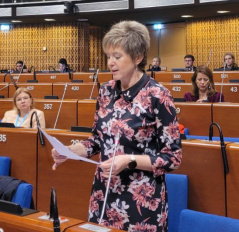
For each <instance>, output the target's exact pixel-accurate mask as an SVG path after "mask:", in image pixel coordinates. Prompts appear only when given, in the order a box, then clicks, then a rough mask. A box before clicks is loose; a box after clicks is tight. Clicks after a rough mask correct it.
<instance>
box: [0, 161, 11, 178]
mask: <svg viewBox="0 0 239 232" xmlns="http://www.w3.org/2000/svg"><path fill="white" fill-rule="evenodd" d="M10 165H11V159H10V158H9V157H4V156H0V175H1V176H9V173H10Z"/></svg>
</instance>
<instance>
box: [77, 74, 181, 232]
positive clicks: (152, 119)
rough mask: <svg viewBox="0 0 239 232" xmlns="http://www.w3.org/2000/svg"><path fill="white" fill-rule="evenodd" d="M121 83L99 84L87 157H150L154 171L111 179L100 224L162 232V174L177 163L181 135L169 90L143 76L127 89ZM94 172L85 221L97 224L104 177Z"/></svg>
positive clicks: (165, 212)
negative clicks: (118, 135)
mask: <svg viewBox="0 0 239 232" xmlns="http://www.w3.org/2000/svg"><path fill="white" fill-rule="evenodd" d="M120 89H121V88H120V81H114V80H112V81H110V82H107V83H105V84H103V85H102V87H101V88H100V93H99V97H98V99H97V107H96V113H95V122H94V125H93V135H92V137H90V138H89V139H87V140H86V141H84V142H82V143H83V144H84V145H85V147H86V149H87V154H88V157H91V156H92V155H94V154H96V153H99V152H100V161H105V160H107V159H108V158H110V157H112V155H113V152H114V150H113V149H114V139H115V136H116V135H117V134H118V133H119V134H120V141H119V144H118V146H117V152H116V155H124V154H135V155H140V154H142V155H145V154H146V155H149V157H150V159H151V163H152V168H153V171H152V172H149V171H143V170H138V169H136V170H128V169H125V170H124V171H122V172H121V173H120V174H118V175H117V176H116V177H113V178H112V179H111V183H110V189H109V193H108V197H107V203H106V207H105V212H104V217H103V220H102V224H103V225H106V226H110V227H114V228H117V229H121V230H126V231H150V232H154V231H155V232H160V231H167V215H168V203H167V193H166V186H165V175H164V173H165V172H167V171H170V170H172V169H177V168H178V167H179V165H180V163H181V158H182V150H181V142H180V133H179V127H178V122H177V118H176V113H175V107H174V103H173V100H172V96H171V94H170V92H169V91H168V89H166V88H165V87H163V86H162V85H161V84H159V83H157V82H156V81H155V80H153V79H151V78H150V77H149V76H147V75H146V74H144V75H143V77H142V78H141V79H140V81H138V82H137V83H136V84H135V85H134V86H132V87H131V88H130V89H128V90H126V91H121V90H120ZM101 173H102V171H101V169H100V168H97V169H96V173H95V178H94V183H93V187H92V194H91V198H90V205H89V221H92V222H95V223H98V222H99V219H100V216H101V211H102V207H103V202H104V198H105V191H106V186H107V179H105V178H104V177H102V176H101Z"/></svg>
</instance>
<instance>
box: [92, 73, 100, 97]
mask: <svg viewBox="0 0 239 232" xmlns="http://www.w3.org/2000/svg"><path fill="white" fill-rule="evenodd" d="M98 73H99V69H97V71H96V73H95V75H94V77H95V79H94V83H93V86H92V89H91V93H90V99H91V98H92V95H93V91H94V88H95V83H96V81H97V78H98Z"/></svg>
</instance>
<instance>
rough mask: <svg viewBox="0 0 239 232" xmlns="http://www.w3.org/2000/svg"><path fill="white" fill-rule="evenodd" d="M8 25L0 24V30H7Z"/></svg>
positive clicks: (8, 28)
mask: <svg viewBox="0 0 239 232" xmlns="http://www.w3.org/2000/svg"><path fill="white" fill-rule="evenodd" d="M9 30H10V25H8V24H1V31H9Z"/></svg>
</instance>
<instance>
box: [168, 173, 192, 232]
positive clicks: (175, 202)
mask: <svg viewBox="0 0 239 232" xmlns="http://www.w3.org/2000/svg"><path fill="white" fill-rule="evenodd" d="M165 178H166V186H167V192H168V208H169V213H168V232H175V231H177V228H178V226H179V218H180V213H181V211H182V210H183V209H187V205H188V177H187V175H182V174H171V173H170V174H166V175H165Z"/></svg>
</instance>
